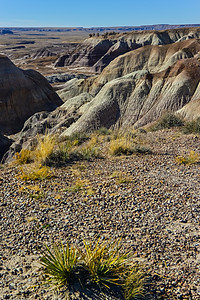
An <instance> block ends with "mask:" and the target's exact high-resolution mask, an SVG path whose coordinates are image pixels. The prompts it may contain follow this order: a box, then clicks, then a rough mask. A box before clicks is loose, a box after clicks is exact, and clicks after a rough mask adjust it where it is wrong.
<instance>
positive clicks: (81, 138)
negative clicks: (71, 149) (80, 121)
mask: <svg viewBox="0 0 200 300" xmlns="http://www.w3.org/2000/svg"><path fill="white" fill-rule="evenodd" d="M87 140H89V135H88V134H87V133H84V132H77V133H74V134H72V135H70V136H67V137H65V141H66V142H68V143H69V144H71V145H74V146H79V145H81V144H83V143H84V142H86V141H87Z"/></svg>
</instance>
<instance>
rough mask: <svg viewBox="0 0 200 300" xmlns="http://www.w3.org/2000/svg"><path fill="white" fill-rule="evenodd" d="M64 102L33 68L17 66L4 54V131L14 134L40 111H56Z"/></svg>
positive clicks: (0, 96) (0, 110)
mask: <svg viewBox="0 0 200 300" xmlns="http://www.w3.org/2000/svg"><path fill="white" fill-rule="evenodd" d="M61 104H62V100H61V99H60V98H59V96H58V95H57V94H56V93H55V92H54V91H53V89H52V87H51V86H50V85H49V83H48V82H47V80H46V79H45V78H44V77H43V76H42V75H41V74H39V73H38V72H36V71H33V70H26V71H24V70H21V69H19V68H17V67H16V66H15V65H14V64H13V63H12V62H11V61H10V60H9V59H8V58H7V57H5V56H2V55H1V56H0V131H1V132H2V133H3V134H7V135H8V134H13V133H16V132H18V131H20V130H21V129H22V127H23V124H24V122H25V121H26V120H27V119H28V118H29V117H30V116H31V115H33V114H34V113H36V112H38V111H52V110H54V109H56V107H57V106H59V105H61Z"/></svg>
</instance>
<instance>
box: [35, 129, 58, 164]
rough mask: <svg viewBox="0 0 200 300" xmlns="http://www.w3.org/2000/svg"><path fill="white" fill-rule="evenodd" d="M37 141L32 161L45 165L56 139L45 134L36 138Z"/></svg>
mask: <svg viewBox="0 0 200 300" xmlns="http://www.w3.org/2000/svg"><path fill="white" fill-rule="evenodd" d="M37 140H38V142H37V147H36V149H35V150H34V151H33V156H34V161H35V162H36V163H38V164H41V165H45V164H47V163H48V160H49V158H50V156H51V155H52V153H53V151H54V148H55V144H56V138H55V136H54V135H50V134H45V135H44V136H43V137H40V136H38V138H37Z"/></svg>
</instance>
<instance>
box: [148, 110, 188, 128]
mask: <svg viewBox="0 0 200 300" xmlns="http://www.w3.org/2000/svg"><path fill="white" fill-rule="evenodd" d="M183 125H184V121H183V119H182V118H181V117H180V116H178V115H176V114H174V113H172V112H166V113H165V114H164V115H163V116H162V117H161V118H160V119H159V120H158V121H157V122H156V124H155V125H154V126H153V127H151V130H152V131H156V130H160V129H167V128H168V129H169V128H172V127H180V126H183Z"/></svg>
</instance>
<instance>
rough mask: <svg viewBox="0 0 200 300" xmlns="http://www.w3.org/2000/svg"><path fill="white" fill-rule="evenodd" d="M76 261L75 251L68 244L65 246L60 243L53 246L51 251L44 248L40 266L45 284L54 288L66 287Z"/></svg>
mask: <svg viewBox="0 0 200 300" xmlns="http://www.w3.org/2000/svg"><path fill="white" fill-rule="evenodd" d="M77 260H78V257H77V250H76V249H75V248H74V247H72V246H70V245H69V244H68V243H67V245H66V246H64V245H63V244H62V243H59V244H54V245H53V249H52V250H51V249H50V248H49V247H48V246H46V251H45V252H44V254H43V256H42V257H41V264H42V266H43V267H44V269H43V272H44V275H45V276H46V280H47V282H49V283H51V284H53V285H54V286H56V287H61V286H63V285H68V284H69V281H70V279H71V274H72V272H73V270H74V268H75V266H76V265H77Z"/></svg>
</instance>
